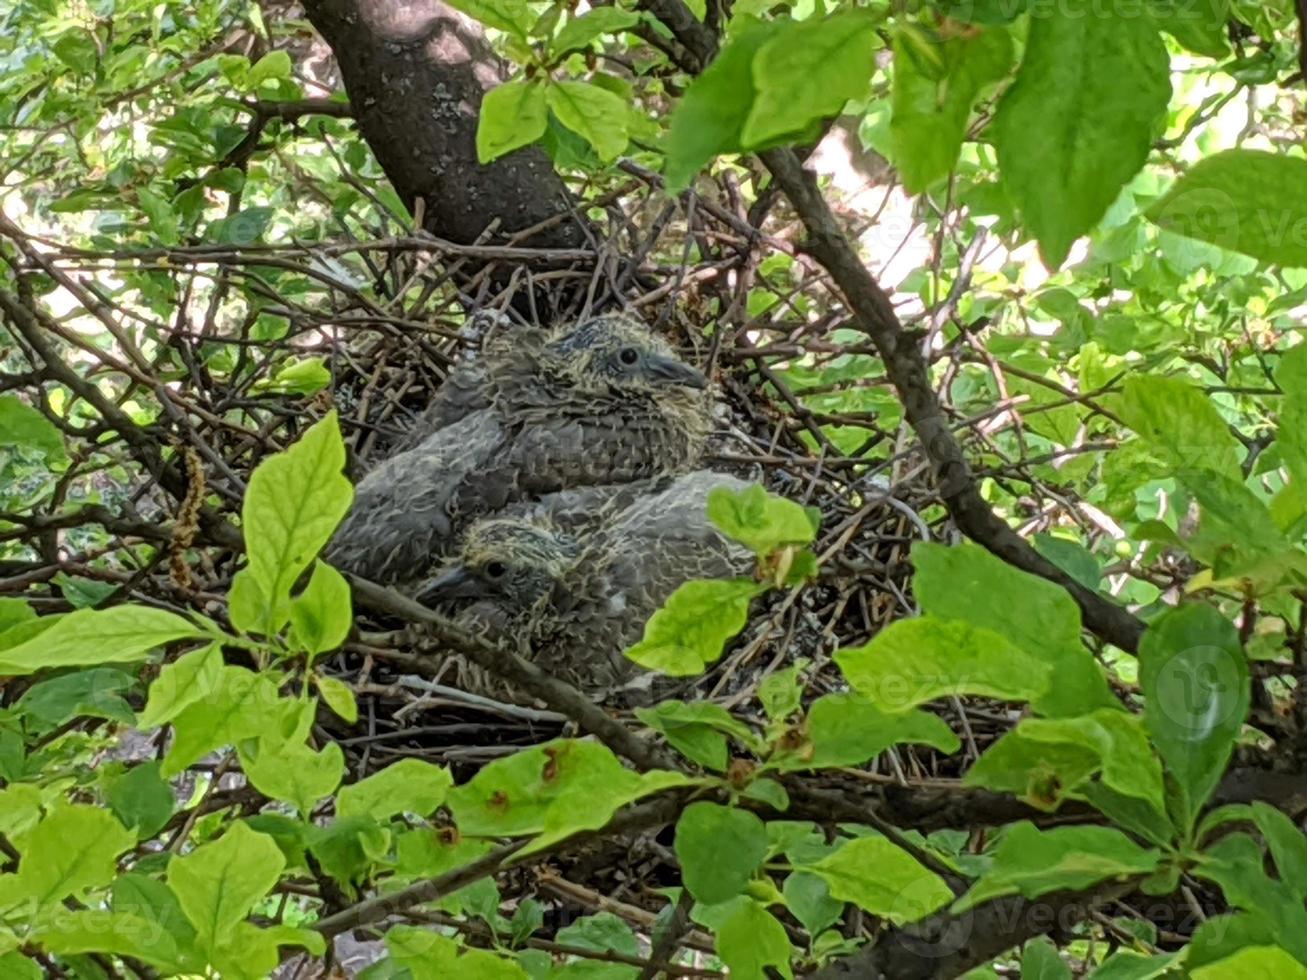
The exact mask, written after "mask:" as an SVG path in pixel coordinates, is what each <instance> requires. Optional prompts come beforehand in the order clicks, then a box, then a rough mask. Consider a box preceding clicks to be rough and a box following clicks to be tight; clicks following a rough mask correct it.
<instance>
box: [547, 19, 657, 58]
mask: <svg viewBox="0 0 1307 980" xmlns="http://www.w3.org/2000/svg"><path fill="white" fill-rule="evenodd" d="M638 23H640V16H639V14H634V13H631V11H629V10H622V9H620V8H618V7H596V8H594V9H592V10H590V11H589V12H587V13H584V14H582V15H581V16H580V17H572V18H570V19H569V20H568V21H567V23H566V24H564V25H563V29H562V30H561V31H559V32H558V35H557V36H556V37H555V38H554V39H553V40H552V41H550V42H549V51H550V53H551V54H553V55H555V56H557V55H560V54H566V53H567V52H569V51H575V50H576V49H577V48H584V47H589V45H590V43H591V42H592V41H595V40H596V39H598V38H600V37H603V36H604V35H605V34H616V33H618V32H619V31H624V30H626V29H627V28H628V27H634V26H635V25H636V24H638Z"/></svg>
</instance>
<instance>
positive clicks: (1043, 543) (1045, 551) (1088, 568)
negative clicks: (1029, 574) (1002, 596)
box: [1032, 534, 1103, 591]
mask: <svg viewBox="0 0 1307 980" xmlns="http://www.w3.org/2000/svg"><path fill="white" fill-rule="evenodd" d="M1032 544H1034V546H1035V550H1036V551H1038V552H1039V553H1040V554H1041V555H1043V556H1044V557H1045V558H1047V559H1048V560H1049V561H1051V562H1052V563H1053V564H1054V565H1056V566H1057V567H1058V568H1060V569H1062V571H1064V572H1066V573H1067V574H1068V575H1070V576H1071V577H1072V578H1073V579H1075V580H1076V581H1077V582H1079V583H1080V584H1081V585H1083V586H1084V587H1085V588H1086V589H1090V590H1094V591H1096V590H1097V589H1098V585H1099V583H1100V582H1101V581H1102V579H1103V569H1102V568H1101V567H1100V566H1099V564H1098V559H1097V558H1095V557H1094V554H1093V552H1092V551H1090V550H1089V549H1088V548H1086V547H1085V546H1084V545H1082V544H1081V543H1080V542H1078V541H1068V540H1066V538H1055V537H1053V536H1052V535H1051V534H1036V535H1035V536H1034V539H1033V541H1032Z"/></svg>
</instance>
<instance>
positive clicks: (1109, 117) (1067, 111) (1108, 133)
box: [992, 0, 1171, 268]
mask: <svg viewBox="0 0 1307 980" xmlns="http://www.w3.org/2000/svg"><path fill="white" fill-rule="evenodd" d="M1115 9H1116V4H1115V3H1109V4H1107V5H1106V9H1104V7H1103V5H1095V4H1094V3H1093V2H1092V0H1065V2H1064V3H1061V4H1058V5H1057V6H1056V7H1055V8H1052V9H1050V10H1049V11H1047V12H1046V13H1044V14H1043V15H1041V16H1039V17H1034V18H1032V19H1031V21H1030V33H1029V36H1028V38H1027V41H1026V53H1025V58H1024V60H1023V61H1022V63H1021V68H1020V70H1019V71H1018V72H1017V78H1016V82H1015V83H1014V84H1013V85H1012V87H1011V88H1009V89H1008V90H1007V92H1006V94H1005V95H1004V96H1003V99H1002V100H1001V101H1000V103H999V106H998V110H997V112H996V113H995V116H994V122H993V127H992V129H993V133H994V141H995V143H996V144H997V146H998V163H999V169H1000V171H1001V172H1002V175H1003V183H1004V185H1005V186H1006V187H1007V189H1008V192H1009V193H1010V194H1011V195H1012V197H1013V199H1014V200H1015V202H1016V204H1017V206H1018V207H1019V208H1020V209H1021V213H1022V217H1023V218H1024V220H1025V223H1026V226H1027V227H1028V228H1029V229H1030V230H1031V232H1032V233H1033V234H1034V236H1035V237H1036V238H1037V239H1038V240H1039V247H1040V252H1041V253H1042V255H1043V257H1044V262H1045V264H1046V265H1048V266H1049V267H1050V268H1057V267H1058V266H1060V265H1062V263H1063V262H1064V261H1065V260H1066V257H1067V254H1068V253H1069V252H1070V251H1071V245H1072V243H1073V242H1075V240H1076V239H1077V238H1078V237H1079V236H1081V235H1083V234H1085V233H1086V232H1088V231H1089V230H1090V229H1091V228H1093V227H1094V225H1095V224H1097V223H1098V220H1099V219H1100V218H1102V216H1103V214H1104V213H1105V212H1106V211H1107V208H1108V206H1109V205H1111V203H1112V202H1113V201H1114V200H1115V199H1116V196H1117V194H1118V193H1119V192H1120V190H1121V188H1122V187H1123V186H1124V185H1125V183H1126V182H1127V181H1128V180H1130V178H1131V177H1133V176H1134V175H1135V174H1136V173H1137V172H1138V171H1139V168H1140V167H1142V166H1143V164H1144V161H1145V160H1146V159H1147V158H1148V151H1149V149H1150V147H1151V145H1152V141H1153V138H1154V136H1156V135H1157V128H1158V124H1159V123H1160V121H1161V118H1162V116H1163V114H1164V113H1165V112H1166V108H1167V104H1168V102H1169V101H1170V97H1171V75H1170V58H1169V56H1168V55H1167V52H1166V45H1165V44H1164V43H1163V41H1162V39H1161V37H1160V36H1159V34H1158V33H1157V27H1156V25H1155V24H1154V23H1153V21H1152V19H1151V18H1149V17H1141V16H1139V12H1138V9H1137V8H1136V9H1135V10H1133V11H1126V10H1125V9H1121V10H1120V14H1119V16H1117V15H1115V13H1114V12H1115Z"/></svg>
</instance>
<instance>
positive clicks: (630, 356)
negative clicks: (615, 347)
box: [617, 347, 640, 367]
mask: <svg viewBox="0 0 1307 980" xmlns="http://www.w3.org/2000/svg"><path fill="white" fill-rule="evenodd" d="M617 359H618V360H619V361H621V362H622V363H623V364H625V365H626V366H627V367H630V366H631V365H632V364H634V363H635V362H636V361H638V360H639V359H640V352H639V351H637V350H636V349H635V348H634V347H623V348H622V349H621V350H619V351H618V352H617Z"/></svg>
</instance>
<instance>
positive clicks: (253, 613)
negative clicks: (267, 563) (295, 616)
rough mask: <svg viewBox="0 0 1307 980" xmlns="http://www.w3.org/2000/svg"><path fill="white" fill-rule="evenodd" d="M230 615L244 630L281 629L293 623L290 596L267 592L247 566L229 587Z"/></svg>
mask: <svg viewBox="0 0 1307 980" xmlns="http://www.w3.org/2000/svg"><path fill="white" fill-rule="evenodd" d="M227 616H228V618H229V619H231V624H232V626H234V627H236V629H238V630H240V631H241V632H242V633H264V632H266V631H269V630H271V631H272V632H274V633H275V632H277V631H279V630H280V629H281V628H282V627H283V626H285V625H286V624H287V623H288V622H290V598H289V597H288V596H286V595H281V596H278V597H276V598H273V597H270V596H267V595H264V593H263V588H262V586H260V585H259V582H258V579H256V578H255V577H254V572H253V571H252V570H251V569H250V568H249V567H248V566H247V567H245V568H242V569H241V570H240V571H238V572H237V573H236V574H235V575H234V576H232V580H231V588H230V589H228V590H227Z"/></svg>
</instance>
